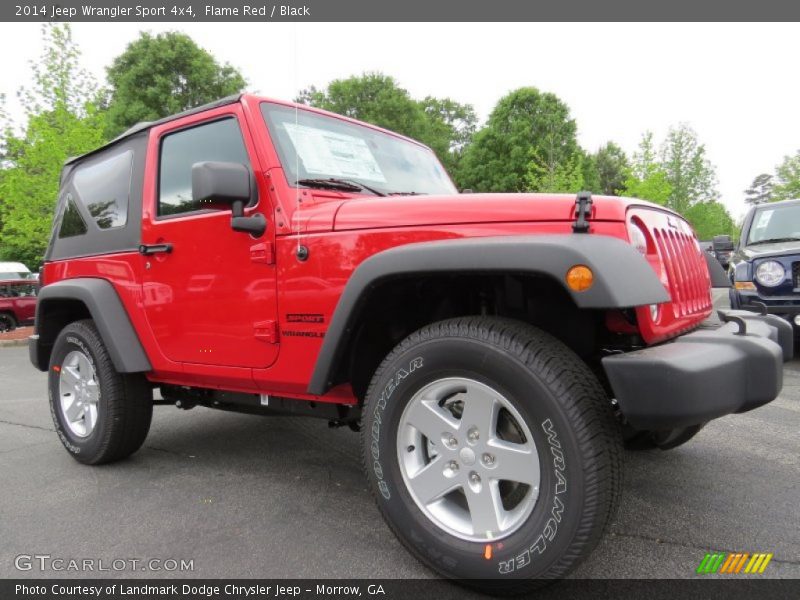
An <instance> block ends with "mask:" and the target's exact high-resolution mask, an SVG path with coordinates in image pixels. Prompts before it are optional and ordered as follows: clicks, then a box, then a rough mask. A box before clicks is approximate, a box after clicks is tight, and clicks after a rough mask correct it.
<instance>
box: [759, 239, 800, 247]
mask: <svg viewBox="0 0 800 600" xmlns="http://www.w3.org/2000/svg"><path fill="white" fill-rule="evenodd" d="M779 242H800V238H796V237H783V238H770V239H768V240H757V241H755V242H750V243H749V244H747V245H748V246H755V245H756V244H777V243H779Z"/></svg>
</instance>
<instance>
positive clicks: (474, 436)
mask: <svg viewBox="0 0 800 600" xmlns="http://www.w3.org/2000/svg"><path fill="white" fill-rule="evenodd" d="M479 438H480V434H479V433H478V430H477V429H476V428H475V427H473V428H472V429H470V430H469V432H468V433H467V439H468V440H469V441H470V442H472V443H473V444H474V443H475V442H477V441H478V439H479Z"/></svg>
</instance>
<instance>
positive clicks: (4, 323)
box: [0, 313, 17, 333]
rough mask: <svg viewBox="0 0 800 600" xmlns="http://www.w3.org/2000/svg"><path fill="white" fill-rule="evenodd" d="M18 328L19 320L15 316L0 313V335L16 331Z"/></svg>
mask: <svg viewBox="0 0 800 600" xmlns="http://www.w3.org/2000/svg"><path fill="white" fill-rule="evenodd" d="M16 328H17V320H16V319H15V318H14V315H11V314H9V313H0V333H5V332H7V331H14V330H15V329H16Z"/></svg>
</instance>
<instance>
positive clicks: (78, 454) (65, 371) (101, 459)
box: [48, 320, 153, 465]
mask: <svg viewBox="0 0 800 600" xmlns="http://www.w3.org/2000/svg"><path fill="white" fill-rule="evenodd" d="M48 387H49V395H50V413H51V415H52V417H53V423H54V424H55V427H56V433H58V437H59V438H60V439H61V442H62V443H63V444H64V447H65V448H66V449H67V451H68V452H69V453H70V455H72V457H73V458H74V459H75V460H77V461H79V462H82V463H85V464H90V465H99V464H103V463H109V462H113V461H116V460H120V459H122V458H125V457H127V456H129V455H131V454H133V453H134V452H136V450H138V449H139V448H140V447H141V445H142V443H144V440H145V438H146V437H147V433H148V431H149V430H150V421H151V419H152V416H153V401H152V391H151V389H150V387H149V385H148V383H147V381H146V380H145V379H144V377H143V376H142V375H140V374H127V373H118V372H117V370H116V369H115V368H114V364H113V362H112V361H111V357H110V356H109V354H108V351H107V350H106V347H105V344H104V343H103V340H102V338H101V337H100V334H99V332H98V331H97V328H96V327H95V325H94V322H93V321H91V320H84V321H76V322H74V323H70V324H69V325H67V326H66V327H65V328H64V329H63V330H62V331H61V333H60V334H59V335H58V338H56V342H55V344H54V346H53V352H52V355H51V357H50V368H49V370H48Z"/></svg>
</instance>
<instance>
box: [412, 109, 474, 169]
mask: <svg viewBox="0 0 800 600" xmlns="http://www.w3.org/2000/svg"><path fill="white" fill-rule="evenodd" d="M419 104H420V106H421V107H422V110H423V112H424V113H425V118H426V120H427V129H426V132H425V134H424V135H423V138H422V139H423V140H425V141H426V142H427V144H428V146H430V147H431V149H432V150H433V151H434V152H436V155H437V156H438V157H439V159H440V160H441V161H442V164H444V166H445V168H446V169H447V170H448V172H450V174H451V175H452V176H453V177H454V178H457V175H458V173H459V170H460V169H459V167H460V164H461V159H462V157H463V156H464V151H465V150H466V148H467V147H468V146H469V144H470V143H471V142H472V138H473V136H474V135H475V130H476V128H477V124H478V116H477V115H476V114H475V109H474V108H473V107H472V106H471V105H469V104H461V103H459V102H456V101H455V100H452V99H450V98H434V97H433V96H427V97H426V98H425V99H424V100H422V101H420V102H419Z"/></svg>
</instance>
